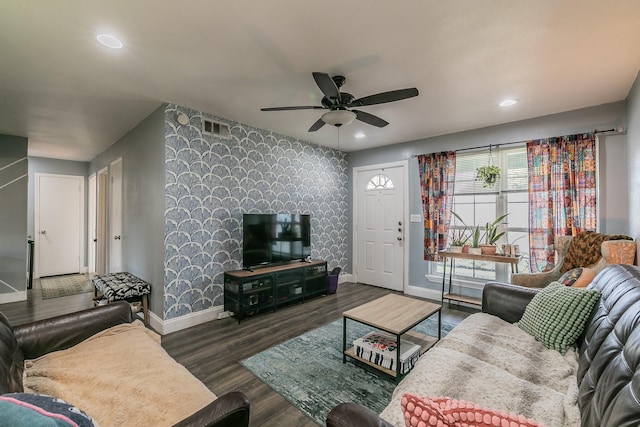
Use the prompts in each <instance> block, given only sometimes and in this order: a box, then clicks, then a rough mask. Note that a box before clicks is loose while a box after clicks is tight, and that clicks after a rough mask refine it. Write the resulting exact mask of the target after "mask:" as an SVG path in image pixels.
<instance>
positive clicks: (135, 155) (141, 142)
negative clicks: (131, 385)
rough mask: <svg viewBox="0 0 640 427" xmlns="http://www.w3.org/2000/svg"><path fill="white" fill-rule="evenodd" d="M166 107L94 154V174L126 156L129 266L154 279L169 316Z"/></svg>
mask: <svg viewBox="0 0 640 427" xmlns="http://www.w3.org/2000/svg"><path fill="white" fill-rule="evenodd" d="M164 108H165V106H164V105H162V106H161V107H160V108H158V109H157V110H156V111H154V112H153V113H151V114H150V115H149V116H148V117H147V118H145V119H144V120H143V121H141V122H140V123H139V124H138V125H137V126H136V127H135V128H134V129H132V130H131V131H130V132H129V133H127V134H126V135H125V136H123V137H122V138H120V139H119V140H118V141H117V142H116V143H114V144H113V145H112V146H111V147H109V148H108V149H107V150H105V151H104V152H103V153H101V154H100V155H99V156H98V157H96V158H95V159H93V160H92V161H91V163H90V165H89V175H91V174H92V173H95V172H97V171H98V170H100V169H103V168H105V167H107V166H108V165H109V164H110V163H111V162H112V161H114V160H116V159H118V158H120V157H121V158H122V171H123V180H122V184H123V192H122V194H123V204H122V215H123V229H122V255H123V268H124V270H125V271H128V272H130V273H132V274H134V275H136V276H138V277H140V278H141V279H143V280H145V281H147V282H149V283H151V286H152V288H151V289H152V291H151V296H150V302H149V306H150V309H151V311H152V312H154V313H155V314H156V315H158V316H159V317H160V318H162V316H163V295H164V289H163V284H164V253H165V249H164V180H165V175H164V155H165V146H164Z"/></svg>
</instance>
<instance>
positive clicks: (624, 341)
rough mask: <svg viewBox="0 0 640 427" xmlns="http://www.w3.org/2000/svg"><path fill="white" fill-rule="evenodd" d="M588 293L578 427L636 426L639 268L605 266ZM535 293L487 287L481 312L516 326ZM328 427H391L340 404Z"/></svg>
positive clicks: (639, 411)
mask: <svg viewBox="0 0 640 427" xmlns="http://www.w3.org/2000/svg"><path fill="white" fill-rule="evenodd" d="M589 288H590V289H597V290H599V291H600V292H601V298H600V302H599V304H598V306H597V307H596V309H595V311H594V313H593V315H592V317H591V320H590V321H589V323H588V325H587V328H586V330H585V332H584V334H583V336H582V337H581V339H580V340H579V342H578V346H579V365H578V372H577V384H578V387H579V395H578V405H579V408H580V414H581V418H582V420H581V422H582V427H625V426H628V427H631V426H634V427H637V426H640V268H639V267H637V266H630V265H615V266H611V267H607V268H606V269H605V270H603V271H602V272H601V273H600V274H599V275H598V276H597V277H596V279H595V280H594V282H593V283H591V285H589ZM538 291H539V289H532V288H524V287H520V286H515V285H508V284H501V283H488V284H486V285H485V288H484V292H483V297H482V299H483V302H482V311H483V312H485V313H488V314H493V315H495V316H498V317H500V318H502V319H504V320H506V321H508V322H510V323H513V322H517V321H518V320H519V319H520V318H521V317H522V314H523V313H524V309H525V307H526V306H527V304H528V303H529V301H530V300H531V298H533V296H534V295H535V294H536V293H537V292H538ZM327 426H330V427H347V426H354V427H355V426H358V427H374V426H375V427H390V426H391V424H389V423H387V422H385V421H384V420H382V419H381V418H380V417H378V415H377V414H375V413H373V412H372V411H370V410H369V409H367V408H364V407H362V406H360V405H357V404H354V403H342V404H340V405H338V406H336V407H335V408H333V409H332V410H331V411H330V412H329V414H328V416H327Z"/></svg>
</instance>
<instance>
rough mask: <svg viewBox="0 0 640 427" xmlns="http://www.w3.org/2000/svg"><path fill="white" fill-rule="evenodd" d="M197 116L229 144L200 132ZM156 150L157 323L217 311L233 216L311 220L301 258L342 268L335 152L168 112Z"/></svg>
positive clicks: (237, 249)
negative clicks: (160, 188)
mask: <svg viewBox="0 0 640 427" xmlns="http://www.w3.org/2000/svg"><path fill="white" fill-rule="evenodd" d="M178 112H182V113H184V114H186V115H187V116H188V117H189V123H188V124H187V125H180V124H179V123H178V121H177V114H178ZM203 118H206V119H210V120H215V121H218V122H222V123H226V124H228V125H229V127H230V129H231V138H230V139H223V138H218V137H215V136H211V135H207V134H203V133H202V120H203ZM165 150H166V160H165V162H166V183H165V248H166V249H165V250H166V255H165V295H164V318H165V320H168V319H172V318H175V317H179V316H184V315H186V314H189V313H193V312H197V311H201V310H205V309H207V308H210V307H214V306H218V305H222V304H223V273H224V271H225V270H235V269H239V268H242V214H243V213H308V214H311V232H312V236H311V257H312V258H317V259H325V260H327V262H328V265H329V269H331V268H333V267H337V266H340V267H343V268H344V265H345V263H346V259H347V228H346V227H347V193H348V191H347V187H346V185H347V173H346V167H347V162H346V159H345V155H344V153H341V152H339V151H336V150H332V149H329V148H326V147H320V146H317V145H313V144H310V143H307V142H304V141H298V140H295V139H293V138H290V137H287V136H284V135H279V134H274V133H272V132H269V131H266V130H262V129H257V128H254V127H250V126H247V125H243V124H241V123H237V122H233V121H229V120H225V119H222V118H219V117H215V116H212V115H208V114H206V113H202V112H199V111H195V110H191V109H188V108H185V107H181V106H178V105H174V104H169V105H167V107H166V109H165Z"/></svg>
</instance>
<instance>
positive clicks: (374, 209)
mask: <svg viewBox="0 0 640 427" xmlns="http://www.w3.org/2000/svg"><path fill="white" fill-rule="evenodd" d="M354 172H355V171H354ZM355 178H356V182H355V188H356V214H355V215H354V218H356V223H355V236H356V237H355V239H354V241H355V243H354V247H355V250H356V256H355V260H356V263H355V274H356V280H357V281H358V282H359V283H366V284H369V285H375V286H381V287H384V288H387V289H393V290H397V291H401V290H403V287H404V286H403V283H404V248H405V242H404V229H405V224H404V221H405V219H404V215H405V214H404V204H405V201H404V185H405V182H404V181H405V166H403V165H400V166H393V167H384V168H378V169H368V170H358V171H357V172H356V176H355Z"/></svg>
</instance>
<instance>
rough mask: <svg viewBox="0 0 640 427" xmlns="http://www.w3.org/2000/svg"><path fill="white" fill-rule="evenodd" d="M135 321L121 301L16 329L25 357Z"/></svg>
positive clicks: (43, 352)
mask: <svg viewBox="0 0 640 427" xmlns="http://www.w3.org/2000/svg"><path fill="white" fill-rule="evenodd" d="M132 321H133V313H132V312H131V307H130V306H129V304H128V303H127V302H125V301H120V302H117V303H113V304H107V305H102V306H99V307H94V308H89V309H87V310H82V311H78V312H76V313H69V314H64V315H62V316H57V317H52V318H50V319H45V320H39V321H36V322H31V323H26V324H23V325H18V326H15V327H14V328H13V331H14V334H15V337H16V340H17V341H18V344H19V345H20V348H21V349H22V353H23V355H24V358H25V359H35V358H37V357H40V356H43V355H45V354H47V353H51V352H52V351H58V350H65V349H67V348H69V347H73V346H74V345H76V344H78V343H80V342H82V341H84V340H85V339H87V338H89V337H90V336H92V335H95V334H97V333H98V332H100V331H102V330H105V329H108V328H110V327H112V326H115V325H119V324H121V323H131V322H132Z"/></svg>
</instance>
